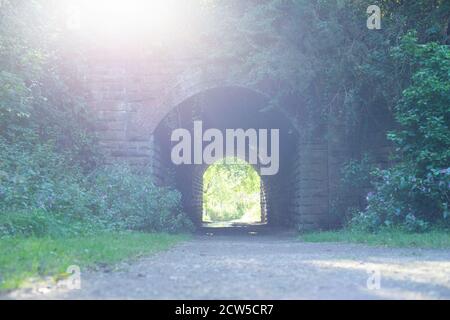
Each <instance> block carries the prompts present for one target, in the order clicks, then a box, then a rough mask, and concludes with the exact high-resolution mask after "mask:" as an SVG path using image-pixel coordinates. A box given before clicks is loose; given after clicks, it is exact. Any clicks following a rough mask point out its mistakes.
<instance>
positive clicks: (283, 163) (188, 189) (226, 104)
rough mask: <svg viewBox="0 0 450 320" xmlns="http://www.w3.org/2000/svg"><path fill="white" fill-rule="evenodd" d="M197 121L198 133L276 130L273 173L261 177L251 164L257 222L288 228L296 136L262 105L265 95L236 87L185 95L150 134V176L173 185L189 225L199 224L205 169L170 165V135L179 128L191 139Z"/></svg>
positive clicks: (286, 123) (293, 206)
mask: <svg viewBox="0 0 450 320" xmlns="http://www.w3.org/2000/svg"><path fill="white" fill-rule="evenodd" d="M198 121H201V122H202V124H203V130H204V131H206V130H208V129H213V128H214V129H218V130H219V131H221V132H224V131H226V130H228V129H233V130H236V129H238V130H240V129H242V130H249V129H256V131H258V132H259V131H260V129H266V130H269V131H270V130H272V129H277V130H279V135H280V137H279V171H278V172H277V173H276V174H274V175H264V174H261V168H262V167H261V166H260V165H254V164H253V162H252V163H251V164H252V166H253V168H254V170H255V171H256V172H257V173H258V175H259V176H260V178H261V188H260V199H259V202H260V206H261V219H260V222H259V223H260V224H264V225H268V226H280V227H282V226H293V225H294V223H293V222H294V219H296V215H297V213H296V212H295V211H296V210H297V203H294V201H297V200H298V197H296V196H295V195H294V194H295V193H296V192H297V185H296V184H295V183H294V181H293V179H294V176H296V175H298V174H299V173H298V170H295V172H294V174H293V171H292V170H293V168H294V167H296V164H298V161H299V156H298V155H299V152H298V150H299V149H298V148H299V133H298V131H297V128H296V127H295V126H293V125H292V119H289V118H288V117H286V115H285V114H284V113H282V112H280V111H279V110H278V109H273V108H270V107H269V106H268V99H267V97H265V96H263V95H261V94H260V93H258V92H255V91H253V90H250V89H246V88H242V87H219V88H215V89H209V90H206V91H204V92H201V93H199V94H196V95H194V96H191V97H190V98H188V99H187V100H185V101H183V102H182V103H181V104H179V105H177V106H175V107H174V108H173V109H172V111H171V112H169V113H168V114H167V116H166V117H165V118H164V119H163V120H162V121H161V122H160V123H159V125H158V127H157V128H156V130H155V131H154V132H153V135H152V137H153V138H152V141H153V144H154V150H156V152H155V156H157V157H156V158H155V157H154V163H153V166H154V167H155V173H156V175H157V176H158V178H159V180H160V181H161V183H163V184H168V185H173V186H175V187H176V188H177V189H178V190H179V191H180V192H181V193H182V199H183V207H184V210H185V212H187V213H188V214H189V215H190V217H191V219H192V220H193V222H194V224H195V225H197V226H198V227H201V226H203V222H204V220H203V210H204V206H203V205H204V203H203V191H204V190H203V189H204V179H203V176H204V174H205V171H207V169H208V167H209V165H208V164H204V163H203V164H194V163H193V164H190V165H184V164H182V165H177V164H174V163H173V161H172V159H171V151H172V148H173V147H174V145H176V144H175V143H173V142H171V134H172V133H173V131H174V130H176V129H178V128H183V129H186V130H187V131H189V132H191V135H192V137H193V136H194V132H195V122H198ZM225 144H226V143H225ZM226 156H227V157H228V156H229V155H228V154H227V155H226ZM245 156H247V154H246V155H245ZM259 156H260V155H258V157H259ZM245 160H246V161H247V162H249V161H248V159H245ZM294 169H295V168H294ZM255 223H256V221H255Z"/></svg>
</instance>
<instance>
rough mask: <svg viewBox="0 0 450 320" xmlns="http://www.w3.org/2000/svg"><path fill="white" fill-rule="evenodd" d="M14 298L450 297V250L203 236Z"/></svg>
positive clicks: (14, 295) (14, 297) (291, 239)
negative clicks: (73, 282) (77, 284)
mask: <svg viewBox="0 0 450 320" xmlns="http://www.w3.org/2000/svg"><path fill="white" fill-rule="evenodd" d="M378 276H379V278H378ZM368 279H369V281H368ZM377 279H379V280H380V281H379V286H378V285H377V284H378V282H377ZM371 280H372V281H371ZM368 282H369V286H368ZM9 298H13V299H21V298H33V299H61V298H62V299H67V298H68V299H85V298H88V299H115V298H126V299H450V250H424V249H387V248H376V247H366V246H361V245H348V244H310V243H303V242H300V241H297V240H295V239H294V238H287V237H282V236H254V237H251V236H246V237H244V236H234V237H230V236H228V237H226V236H213V237H207V236H198V237H195V238H194V239H193V240H191V241H188V242H185V243H182V244H180V245H178V246H176V247H174V248H172V249H171V250H169V251H167V252H163V253H159V254H157V255H154V256H151V257H148V258H144V259H141V260H139V261H137V262H134V263H131V264H126V263H124V264H121V265H119V266H117V267H116V268H115V269H114V270H102V271H90V272H84V273H82V289H81V290H72V291H67V290H64V289H61V288H59V289H45V290H37V291H36V290H33V291H31V290H28V291H24V290H22V291H16V292H13V293H11V294H10V295H9Z"/></svg>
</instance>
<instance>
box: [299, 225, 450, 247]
mask: <svg viewBox="0 0 450 320" xmlns="http://www.w3.org/2000/svg"><path fill="white" fill-rule="evenodd" d="M300 239H301V240H302V241H305V242H346V243H361V244H366V245H370V246H385V247H400V248H404V247H412V248H450V231H449V230H433V231H429V232H425V233H408V232H405V231H402V230H398V229H394V230H383V231H380V232H378V233H368V232H362V231H352V230H347V229H343V230H340V231H326V232H315V233H307V234H303V235H301V236H300Z"/></svg>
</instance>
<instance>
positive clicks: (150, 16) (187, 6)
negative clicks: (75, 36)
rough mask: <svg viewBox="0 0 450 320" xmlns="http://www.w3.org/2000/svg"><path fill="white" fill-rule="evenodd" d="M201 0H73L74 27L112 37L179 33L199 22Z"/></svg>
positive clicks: (157, 35) (165, 35)
mask: <svg viewBox="0 0 450 320" xmlns="http://www.w3.org/2000/svg"><path fill="white" fill-rule="evenodd" d="M200 3H201V1H199V0H186V1H180V0H177V1H175V0H76V1H73V0H70V1H69V10H68V11H69V18H68V20H69V21H70V24H72V27H73V28H80V29H84V30H87V31H89V32H94V33H101V34H103V35H107V36H111V37H117V38H120V37H127V36H129V37H135V36H144V35H145V36H147V37H149V38H147V40H150V37H152V38H155V37H158V38H160V39H161V38H169V37H176V36H177V35H178V34H180V33H183V32H184V33H185V32H186V31H187V29H189V26H190V25H192V24H193V23H194V22H195V19H194V14H193V13H195V12H196V11H198V9H199V5H200Z"/></svg>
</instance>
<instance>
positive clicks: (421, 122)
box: [351, 34, 450, 231]
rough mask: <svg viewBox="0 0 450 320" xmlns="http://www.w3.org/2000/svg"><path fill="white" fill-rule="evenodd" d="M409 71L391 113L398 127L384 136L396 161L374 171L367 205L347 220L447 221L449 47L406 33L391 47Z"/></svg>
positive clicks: (365, 224)
mask: <svg viewBox="0 0 450 320" xmlns="http://www.w3.org/2000/svg"><path fill="white" fill-rule="evenodd" d="M393 56H394V57H395V59H397V60H398V61H399V62H400V63H401V64H402V65H404V66H407V67H408V68H410V69H411V70H413V76H412V80H411V84H410V86H409V87H408V88H407V89H406V90H404V92H403V97H402V99H401V100H400V101H399V103H398V104H397V106H396V108H395V110H394V114H395V118H396V120H397V122H398V123H399V124H400V125H401V127H400V128H399V129H398V130H396V131H393V132H390V133H389V135H388V138H389V139H390V140H392V141H393V143H394V145H395V147H396V160H397V165H395V166H394V167H392V168H390V169H388V170H378V171H377V172H376V173H374V175H373V177H372V178H373V182H372V183H373V186H374V192H372V193H369V195H368V196H367V203H368V205H367V208H366V209H365V210H364V211H363V212H359V213H357V214H356V215H355V216H354V217H353V219H352V222H351V225H352V226H353V227H356V228H362V229H367V230H372V231H374V230H378V229H380V228H381V227H384V226H388V227H389V226H401V227H404V228H406V229H407V230H409V231H425V230H426V229H428V228H429V227H430V225H433V224H434V225H436V224H438V225H445V226H448V225H450V221H449V220H450V211H449V200H450V168H448V165H449V164H450V127H449V123H450V107H449V106H450V49H449V48H448V47H447V46H441V45H438V44H436V43H428V44H425V45H420V44H418V43H417V39H416V38H415V36H414V34H409V35H407V36H406V37H404V39H403V40H402V42H401V45H400V46H399V47H397V48H395V49H394V50H393Z"/></svg>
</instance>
